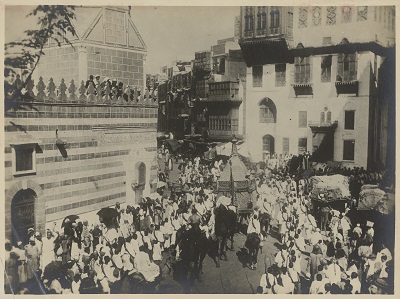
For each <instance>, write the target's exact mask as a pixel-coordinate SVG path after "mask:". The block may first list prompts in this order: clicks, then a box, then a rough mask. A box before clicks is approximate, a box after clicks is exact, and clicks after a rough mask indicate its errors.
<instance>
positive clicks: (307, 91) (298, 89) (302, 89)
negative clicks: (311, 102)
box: [292, 83, 313, 97]
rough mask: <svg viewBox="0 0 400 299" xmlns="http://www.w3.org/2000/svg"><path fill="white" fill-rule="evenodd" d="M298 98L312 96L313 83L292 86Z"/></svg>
mask: <svg viewBox="0 0 400 299" xmlns="http://www.w3.org/2000/svg"><path fill="white" fill-rule="evenodd" d="M292 86H293V89H294V93H295V95H296V97H298V96H312V95H313V87H312V84H311V83H302V84H300V83H295V84H292Z"/></svg>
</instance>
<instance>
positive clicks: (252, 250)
mask: <svg viewBox="0 0 400 299" xmlns="http://www.w3.org/2000/svg"><path fill="white" fill-rule="evenodd" d="M260 243H261V239H260V237H259V235H258V234H257V233H251V234H249V235H247V239H246V243H245V247H246V248H247V249H248V250H249V255H250V259H251V264H250V268H251V269H252V270H255V269H257V257H258V250H259V249H260Z"/></svg>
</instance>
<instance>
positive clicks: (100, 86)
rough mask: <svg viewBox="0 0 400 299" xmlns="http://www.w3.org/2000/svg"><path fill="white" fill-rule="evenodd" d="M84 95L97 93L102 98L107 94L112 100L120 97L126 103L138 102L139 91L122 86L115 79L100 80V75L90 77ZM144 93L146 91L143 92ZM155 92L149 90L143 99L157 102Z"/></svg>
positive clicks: (121, 83)
mask: <svg viewBox="0 0 400 299" xmlns="http://www.w3.org/2000/svg"><path fill="white" fill-rule="evenodd" d="M85 88H86V93H87V94H93V95H97V94H98V93H99V92H100V93H101V96H102V97H104V96H105V95H107V94H108V96H109V97H110V98H111V99H112V98H114V97H115V98H116V99H119V98H120V97H122V98H123V99H124V100H125V101H126V102H139V101H140V95H141V91H140V90H138V89H137V88H136V87H135V88H131V87H130V86H129V85H126V86H124V83H123V82H121V81H120V82H118V81H117V79H110V78H107V77H105V78H103V80H101V77H100V75H94V76H93V75H90V76H89V80H87V81H86V83H85ZM145 92H146V91H145ZM155 92H156V91H155V90H154V89H152V90H149V93H148V94H146V93H145V94H144V95H143V96H144V98H145V99H146V97H148V98H149V99H153V101H156V100H157V96H156V95H155Z"/></svg>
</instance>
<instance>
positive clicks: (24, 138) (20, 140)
mask: <svg viewBox="0 0 400 299" xmlns="http://www.w3.org/2000/svg"><path fill="white" fill-rule="evenodd" d="M38 143H40V140H39V139H36V138H35V137H33V136H32V135H29V134H23V135H15V136H13V137H11V139H10V145H11V146H13V145H23V144H38Z"/></svg>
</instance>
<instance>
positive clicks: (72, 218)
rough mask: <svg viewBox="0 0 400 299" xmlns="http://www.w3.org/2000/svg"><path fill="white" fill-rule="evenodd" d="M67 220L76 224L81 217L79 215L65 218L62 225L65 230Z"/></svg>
mask: <svg viewBox="0 0 400 299" xmlns="http://www.w3.org/2000/svg"><path fill="white" fill-rule="evenodd" d="M67 219H68V220H69V221H70V222H71V223H72V222H75V221H76V219H79V216H78V215H69V216H67V217H65V218H64V220H63V222H62V223H61V228H63V227H64V226H65V224H66V221H67Z"/></svg>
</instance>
